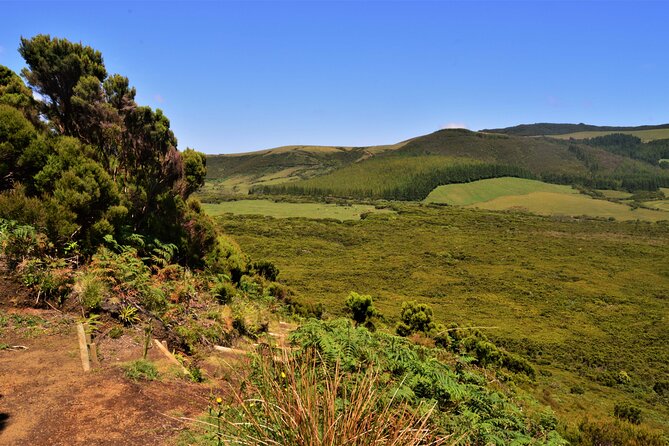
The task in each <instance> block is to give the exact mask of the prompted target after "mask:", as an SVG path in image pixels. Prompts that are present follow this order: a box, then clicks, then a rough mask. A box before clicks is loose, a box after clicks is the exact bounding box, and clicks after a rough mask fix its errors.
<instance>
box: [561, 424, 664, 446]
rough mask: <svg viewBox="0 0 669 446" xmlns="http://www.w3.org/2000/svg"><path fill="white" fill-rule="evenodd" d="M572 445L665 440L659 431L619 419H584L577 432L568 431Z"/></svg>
mask: <svg viewBox="0 0 669 446" xmlns="http://www.w3.org/2000/svg"><path fill="white" fill-rule="evenodd" d="M568 439H569V440H570V443H571V444H573V445H582V446H594V445H597V446H599V445H602V446H604V445H607V446H608V445H611V446H666V445H667V441H666V439H665V438H664V437H663V435H662V434H661V433H660V432H654V431H651V430H649V429H647V428H644V427H642V426H636V425H633V424H630V423H625V422H621V421H619V420H614V421H608V420H605V421H604V420H602V421H590V420H587V419H586V420H584V421H582V422H581V423H580V424H579V426H578V432H574V433H570V435H569V437H568Z"/></svg>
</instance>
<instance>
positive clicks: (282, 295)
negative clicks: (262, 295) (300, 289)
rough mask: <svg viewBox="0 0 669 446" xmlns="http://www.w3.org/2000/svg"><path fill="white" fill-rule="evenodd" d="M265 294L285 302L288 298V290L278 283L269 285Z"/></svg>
mask: <svg viewBox="0 0 669 446" xmlns="http://www.w3.org/2000/svg"><path fill="white" fill-rule="evenodd" d="M267 292H268V293H269V295H270V296H272V297H274V298H275V299H276V300H281V301H285V300H286V299H287V298H288V296H290V288H288V287H287V286H285V285H282V284H280V283H276V282H274V283H271V284H270V285H269V286H268V287H267Z"/></svg>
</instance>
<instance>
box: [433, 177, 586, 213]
mask: <svg viewBox="0 0 669 446" xmlns="http://www.w3.org/2000/svg"><path fill="white" fill-rule="evenodd" d="M532 192H554V193H560V194H578V191H576V190H575V189H573V188H572V187H571V186H559V185H556V184H549V183H543V182H541V181H536V180H528V179H524V178H510V177H504V178H491V179H487V180H479V181H474V182H471V183H463V184H448V185H445V186H439V187H437V188H436V189H434V190H433V191H432V192H431V193H430V195H428V197H427V198H426V199H425V202H426V203H445V204H451V205H459V206H466V205H468V204H474V203H480V202H483V201H490V200H493V199H495V198H498V197H503V196H507V195H526V194H529V193H532Z"/></svg>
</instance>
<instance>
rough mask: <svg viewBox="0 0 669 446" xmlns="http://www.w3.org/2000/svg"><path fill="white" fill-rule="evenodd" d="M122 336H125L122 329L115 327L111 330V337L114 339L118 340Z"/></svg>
mask: <svg viewBox="0 0 669 446" xmlns="http://www.w3.org/2000/svg"><path fill="white" fill-rule="evenodd" d="M121 336H123V328H121V327H114V328H112V329H111V330H109V337H110V338H112V339H118V338H120V337H121Z"/></svg>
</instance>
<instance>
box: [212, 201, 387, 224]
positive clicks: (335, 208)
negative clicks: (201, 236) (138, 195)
mask: <svg viewBox="0 0 669 446" xmlns="http://www.w3.org/2000/svg"><path fill="white" fill-rule="evenodd" d="M202 207H203V208H204V210H205V211H206V212H207V214H209V215H211V216H218V215H223V214H240V215H263V216H269V217H276V218H289V217H303V218H315V219H322V218H332V219H335V220H359V219H360V216H361V215H362V214H366V213H370V212H384V213H388V212H390V211H388V210H384V209H376V208H375V207H374V206H370V205H360V204H351V205H348V204H347V205H337V204H325V203H282V202H274V201H271V200H236V201H224V202H221V203H216V204H213V203H203V204H202Z"/></svg>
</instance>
